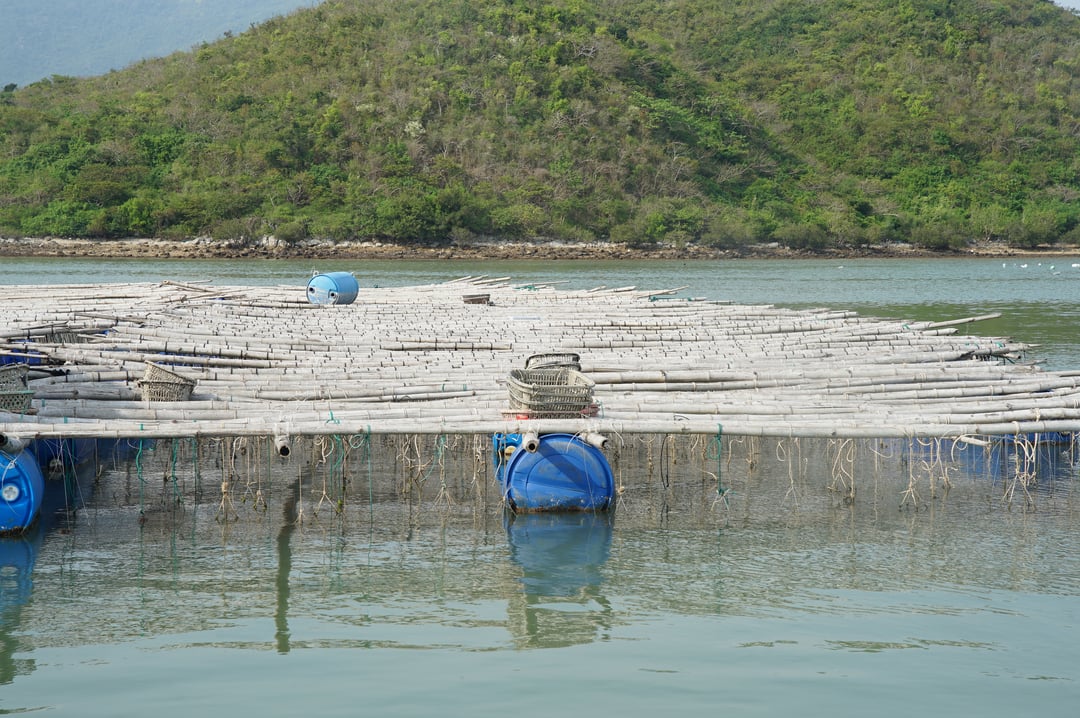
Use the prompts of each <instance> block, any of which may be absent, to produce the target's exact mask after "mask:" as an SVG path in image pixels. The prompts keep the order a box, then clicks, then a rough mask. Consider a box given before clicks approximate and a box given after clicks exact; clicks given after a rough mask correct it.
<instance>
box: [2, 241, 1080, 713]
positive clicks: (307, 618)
mask: <svg viewBox="0 0 1080 718" xmlns="http://www.w3.org/2000/svg"><path fill="white" fill-rule="evenodd" d="M1076 261H1080V260H1076ZM1072 262H1073V260H1061V261H1059V262H1057V264H1056V266H1055V267H1054V268H1053V269H1051V268H1050V266H1049V264H1050V263H1048V262H1043V264H1042V266H1039V265H1038V263H1037V262H1028V264H1029V266H1028V267H1026V268H1022V267H1020V266H1019V264H1020V263H1019V262H1015V263H1014V262H1006V266H1002V262H1001V261H1000V260H998V261H992V260H962V261H951V260H888V261H850V260H848V261H844V262H817V261H798V262H783V261H765V262H755V261H737V262H722V263H702V262H693V263H681V262H663V263H653V264H649V265H648V266H645V265H641V264H633V263H617V264H612V263H604V264H595V263H583V262H554V261H552V262H533V263H509V262H505V263H504V262H499V263H465V262H462V263H453V262H440V263H434V262H432V263H415V262H414V263H407V264H394V263H384V262H380V263H374V262H339V263H335V264H334V266H332V267H329V266H319V267H313V266H311V264H310V263H302V262H272V261H249V262H212V261H200V262H146V261H131V262H119V261H97V260H93V261H92V260H50V261H42V260H22V259H18V260H4V268H5V270H6V271H5V272H4V276H5V280H6V281H12V280H13V279H17V281H18V282H19V283H22V284H26V285H28V287H27V291H35V292H41V293H42V294H43V295H45V296H47V292H48V286H47V285H48V284H50V283H58V282H97V281H157V280H161V279H174V280H194V279H213V280H214V281H215V282H216V283H223V284H230V283H231V284H260V283H265V284H289V283H298V284H301V285H302V284H304V283H306V278H307V277H308V276H310V273H311V270H312V269H316V268H317V269H319V270H321V271H331V270H339V269H345V270H350V271H354V272H355V273H356V274H357V276H358V278H360V280H361V286H364V285H367V286H371V285H373V284H384V285H390V284H413V283H418V282H429V281H439V280H442V279H449V278H454V277H458V276H464V275H477V274H486V275H489V276H505V275H509V276H512V277H513V278H514V279H515V281H521V282H522V283H528V282H535V281H544V280H568V281H567V284H566V285H564V286H569V287H574V288H579V287H581V288H584V287H594V286H599V285H607V286H626V285H630V284H634V285H637V286H639V287H642V288H657V289H659V288H667V287H676V286H683V285H690V288H689V289H688V290H686V292H684V295H685V296H705V297H709V298H714V299H730V300H733V301H737V302H746V303H759V302H761V303H774V304H782V305H790V306H829V307H834V308H850V309H855V310H858V311H860V312H861V313H865V314H874V315H882V316H896V317H900V318H910V319H954V318H959V317H965V316H975V315H981V314H986V313H990V312H1002V313H1003V314H1004V316H1003V317H1002V319H999V320H994V321H992V322H981V323H977V324H975V325H971V326H970V328H969V330H970V331H973V332H979V333H986V334H995V335H998V334H1008V335H1010V336H1012V337H1014V338H1016V339H1019V340H1022V341H1028V342H1031V343H1035V344H1039V345H1041V346H1040V347H1039V348H1038V349H1036V350H1033V352H1032V356H1031V357H1030V358H1034V359H1038V360H1041V361H1043V362H1044V363H1045V364H1046V365H1047V366H1048V367H1050V368H1054V369H1059V370H1064V369H1078V368H1080V359H1077V357H1078V356H1080V354H1078V351H1077V349H1078V348H1080V339H1078V337H1080V291H1078V290H1080V268H1073V267H1072V266H1071V264H1072ZM470 442H471V443H470ZM129 448H130V450H131V451H132V452H133V453H134V454H135V458H132V459H128V460H119V459H114V458H111V457H106V458H105V459H104V460H103V463H102V470H101V472H100V474H99V475H98V476H96V477H95V476H89V477H86V476H84V477H82V479H81V481H80V483H79V487H80V490H81V491H82V494H83V498H84V501H85V503H86V506H85V508H84V509H83V510H81V511H80V512H79V513H78V514H77V516H76V517H75V518H74V519H73V520H69V521H61V522H60V523H58V524H57V525H54V526H50V527H45V528H43V529H42V530H40V531H37V532H35V533H34V534H32V535H30V536H28V537H26V538H25V539H24V540H22V541H7V542H4V543H3V544H2V545H0V550H2V551H3V554H2V555H3V558H2V560H0V564H2V567H0V607H2V608H0V712H8V713H17V712H30V711H34V712H40V713H43V714H48V715H64V716H69V715H70V716H135V715H138V716H145V715H148V714H149V715H156V716H161V717H165V716H187V715H191V714H201V713H206V714H209V715H221V714H225V713H226V711H245V714H247V712H250V713H251V714H252V715H264V716H277V715H296V714H310V715H358V714H372V715H395V716H430V715H433V714H446V715H462V714H466V713H468V714H469V715H478V716H487V715H492V716H495V715H507V714H515V715H529V716H531V715H541V714H545V715H546V714H548V713H550V712H551V711H566V710H571V711H573V712H574V713H583V712H586V711H602V712H603V713H604V714H613V715H625V716H655V715H669V714H674V715H686V714H690V713H691V712H692V711H694V712H702V711H710V712H717V711H729V712H734V714H736V715H794V714H798V713H805V712H807V711H808V710H809V711H810V712H811V713H813V714H824V713H825V712H826V711H828V712H829V713H830V714H832V715H841V716H844V715H865V714H867V713H873V714H879V715H886V716H891V715H896V716H901V715H903V716H908V715H911V714H912V713H915V712H920V711H921V712H928V713H931V714H934V715H942V714H957V715H973V714H979V715H983V716H1006V715H1008V716H1015V715H1017V714H1028V713H1031V712H1034V711H1038V713H1039V714H1040V715H1049V716H1059V715H1060V716H1066V715H1068V716H1072V715H1074V714H1075V709H1076V708H1075V707H1076V705H1077V701H1078V700H1080V647H1078V646H1080V598H1078V593H1080V551H1078V549H1080V541H1078V539H1077V530H1076V527H1077V522H1078V519H1080V493H1078V491H1077V489H1078V485H1080V476H1078V470H1077V464H1076V448H1075V447H1072V446H1069V445H1054V446H1043V447H1042V448H1041V449H1040V451H1039V452H1038V454H1037V455H1031V456H1028V455H1026V454H1024V453H1023V452H1015V451H1007V450H1005V449H1003V448H1001V447H997V448H995V449H993V450H990V451H988V450H984V449H981V448H979V449H972V448H971V447H968V448H961V447H950V446H936V445H930V446H914V447H912V446H908V445H906V444H904V443H903V442H854V443H852V442H843V443H829V442H823V441H818V442H798V441H780V442H753V441H740V440H734V439H731V438H724V439H723V441H722V442H721V443H720V444H719V445H717V443H716V441H715V440H697V441H692V440H688V439H684V440H681V442H672V441H666V440H663V439H661V438H659V437H646V438H644V439H641V440H640V441H635V442H631V441H629V440H625V441H620V442H617V443H616V448H615V449H614V451H613V453H612V465H613V469H614V471H615V474H616V480H617V483H618V485H619V486H620V487H621V488H622V490H623V493H622V494H621V496H620V504H619V507H618V509H617V510H616V511H615V513H614V515H613V517H611V519H610V520H598V519H595V518H590V517H564V518H553V517H522V518H518V519H514V520H511V519H510V518H509V517H506V516H504V514H503V513H502V511H501V509H500V508H499V506H498V503H497V501H496V500H495V497H494V495H493V493H494V492H493V479H492V478H491V476H490V469H489V466H488V462H489V458H488V455H487V453H486V451H485V448H486V447H485V444H484V441H483V440H478V441H475V442H473V441H472V440H470V439H462V438H454V439H453V440H452V441H451V442H450V443H449V444H446V445H444V444H441V443H436V442H427V441H426V440H425V441H424V442H420V443H416V444H409V445H406V444H402V443H400V442H398V441H396V440H395V441H389V440H378V439H376V440H371V441H368V440H367V439H366V438H363V437H360V438H357V437H351V438H350V437H344V438H343V439H342V440H341V441H338V442H333V441H329V443H326V442H324V443H317V442H312V443H311V444H310V445H301V446H297V447H294V452H293V454H292V456H290V458H289V459H288V460H287V461H284V460H280V459H277V458H276V457H272V455H271V453H270V451H269V447H268V446H266V445H265V444H260V443H258V442H252V443H250V444H244V445H237V444H232V443H227V442H217V443H215V442H201V443H200V444H199V445H195V444H194V442H161V443H159V444H157V445H146V446H142V447H138V446H135V447H129ZM224 481H227V482H228V486H227V487H226V489H227V490H226V491H225V492H224V493H223V489H222V484H223V482H224ZM852 487H854V488H855V489H856V491H855V496H854V500H850V499H849V498H848V497H849V496H850V494H851V490H852ZM720 488H722V489H723V490H724V492H723V493H722V494H721V493H720V491H719V490H718V489H720Z"/></svg>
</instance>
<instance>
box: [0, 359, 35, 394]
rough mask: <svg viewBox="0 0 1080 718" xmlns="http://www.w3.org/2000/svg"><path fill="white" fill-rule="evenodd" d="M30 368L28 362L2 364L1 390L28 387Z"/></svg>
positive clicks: (0, 367)
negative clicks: (27, 376)
mask: <svg viewBox="0 0 1080 718" xmlns="http://www.w3.org/2000/svg"><path fill="white" fill-rule="evenodd" d="M29 371H30V368H29V367H28V366H27V365H26V364H2V365H0V391H16V390H22V389H26V388H27V386H28V385H27V383H26V375H27V373H28V372H29Z"/></svg>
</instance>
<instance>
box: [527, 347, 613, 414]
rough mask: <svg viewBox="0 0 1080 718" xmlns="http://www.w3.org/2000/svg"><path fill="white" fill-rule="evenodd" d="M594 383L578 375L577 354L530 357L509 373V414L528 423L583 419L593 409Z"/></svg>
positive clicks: (578, 361)
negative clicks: (527, 419)
mask: <svg viewBox="0 0 1080 718" xmlns="http://www.w3.org/2000/svg"><path fill="white" fill-rule="evenodd" d="M594 386H595V382H593V380H592V379H590V378H589V377H587V376H585V375H584V374H582V373H581V363H580V358H579V357H578V355H577V354H534V355H533V356H531V357H529V358H528V359H526V360H525V368H524V369H513V370H511V372H510V378H509V379H508V380H507V383H506V387H507V390H508V391H509V393H510V410H511V411H512V412H514V413H516V414H519V415H521V416H524V417H527V418H530V419H553V418H568V417H576V416H585V415H588V414H590V413H592V411H593V410H594V409H595V405H594V404H593V387H594Z"/></svg>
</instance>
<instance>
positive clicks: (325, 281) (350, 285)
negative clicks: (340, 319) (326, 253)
mask: <svg viewBox="0 0 1080 718" xmlns="http://www.w3.org/2000/svg"><path fill="white" fill-rule="evenodd" d="M359 291H360V284H359V283H358V282H357V281H356V277H354V276H353V275H352V274H351V273H350V272H327V273H326V274H316V275H315V276H314V277H312V278H311V280H310V281H309V282H308V285H307V298H308V301H309V302H311V303H312V304H352V303H353V301H355V300H356V295H357V293H358V292H359Z"/></svg>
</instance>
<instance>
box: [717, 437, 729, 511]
mask: <svg viewBox="0 0 1080 718" xmlns="http://www.w3.org/2000/svg"><path fill="white" fill-rule="evenodd" d="M723 451H724V425H723V424H717V425H716V494H717V495H718V496H723V495H724V494H726V493H727V488H725V487H724V482H723V481H722V480H721V478H720V468H721V466H722V465H723Z"/></svg>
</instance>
